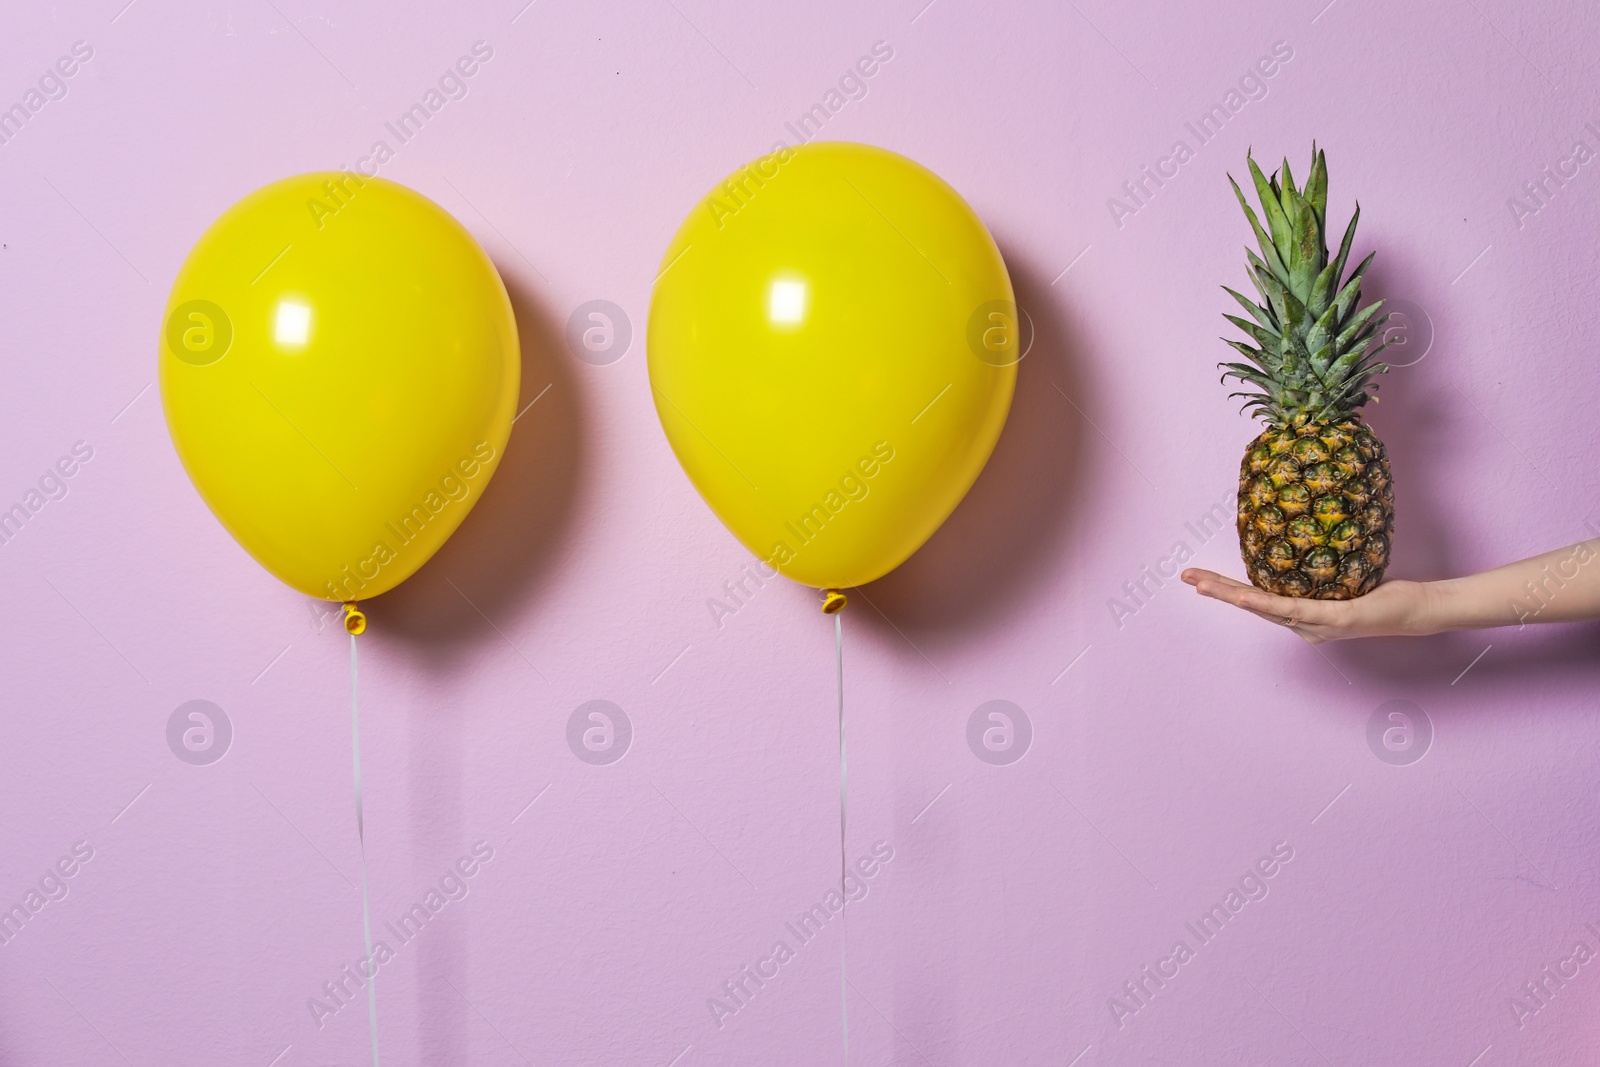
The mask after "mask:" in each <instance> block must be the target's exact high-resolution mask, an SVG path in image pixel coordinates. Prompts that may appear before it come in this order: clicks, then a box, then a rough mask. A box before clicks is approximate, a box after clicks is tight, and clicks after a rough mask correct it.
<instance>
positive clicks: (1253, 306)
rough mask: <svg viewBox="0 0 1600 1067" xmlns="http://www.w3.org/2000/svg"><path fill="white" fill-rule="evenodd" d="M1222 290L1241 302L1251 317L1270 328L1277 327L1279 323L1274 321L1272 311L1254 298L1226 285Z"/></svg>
mask: <svg viewBox="0 0 1600 1067" xmlns="http://www.w3.org/2000/svg"><path fill="white" fill-rule="evenodd" d="M1222 291H1223V292H1225V293H1227V294H1228V295H1229V296H1231V297H1233V298H1234V299H1235V300H1237V301H1238V302H1239V306H1240V307H1242V308H1244V309H1245V310H1246V311H1248V312H1249V313H1250V317H1251V318H1253V319H1255V320H1256V321H1257V322H1259V323H1260V324H1261V325H1263V326H1265V327H1266V328H1267V329H1269V330H1276V329H1277V327H1278V324H1277V323H1276V322H1274V321H1273V319H1272V315H1271V313H1269V312H1268V311H1267V309H1266V308H1264V307H1262V306H1261V305H1259V304H1257V303H1256V302H1255V301H1253V300H1249V299H1247V298H1246V297H1245V295H1244V294H1243V293H1239V292H1235V291H1234V290H1232V289H1229V288H1228V287H1227V286H1226V285H1224V286H1223V287H1222ZM1262 299H1263V300H1264V299H1266V298H1265V297H1262Z"/></svg>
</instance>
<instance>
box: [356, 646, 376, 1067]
mask: <svg viewBox="0 0 1600 1067" xmlns="http://www.w3.org/2000/svg"><path fill="white" fill-rule="evenodd" d="M356 709H357V702H356V635H355V634H351V635H350V761H351V764H352V766H353V767H354V770H355V783H356V840H357V842H358V843H359V845H360V853H361V933H362V935H363V937H364V939H365V943H366V946H367V966H368V967H369V968H371V970H372V974H371V975H370V976H367V975H366V974H365V973H364V972H363V975H362V977H364V978H366V983H367V1024H368V1030H369V1032H370V1033H371V1035H372V1067H378V974H377V970H378V969H377V967H376V966H375V965H374V964H373V962H372V906H371V904H370V903H369V901H368V895H367V831H366V827H365V826H364V825H363V819H362V814H361V729H360V727H359V725H358V716H357V714H356ZM360 969H361V968H360V967H357V970H360Z"/></svg>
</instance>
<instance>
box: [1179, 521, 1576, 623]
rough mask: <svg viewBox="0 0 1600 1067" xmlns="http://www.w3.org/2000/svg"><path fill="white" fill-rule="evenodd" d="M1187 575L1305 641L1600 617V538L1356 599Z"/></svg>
mask: <svg viewBox="0 0 1600 1067" xmlns="http://www.w3.org/2000/svg"><path fill="white" fill-rule="evenodd" d="M1183 580H1184V581H1185V582H1187V583H1188V584H1189V585H1192V586H1194V587H1195V589H1196V590H1197V591H1198V592H1199V593H1200V595H1202V596H1208V597H1211V598H1212V599H1213V600H1221V601H1223V602H1224V603H1227V604H1232V605H1234V606H1235V607H1239V608H1243V609H1244V610H1245V611H1248V612H1250V613H1251V614H1253V615H1259V616H1261V617H1262V618H1263V619H1266V620H1267V621H1268V622H1271V623H1274V624H1276V625H1278V626H1286V627H1288V628H1289V629H1291V630H1293V631H1294V632H1295V633H1297V634H1299V635H1300V636H1301V637H1302V638H1304V639H1305V640H1306V641H1307V642H1309V643H1311V644H1313V645H1320V644H1321V643H1322V642H1324V641H1340V640H1344V639H1346V638H1351V637H1422V636H1425V635H1427V634H1437V633H1444V632H1446V631H1449V630H1480V629H1487V628H1489V627H1492V626H1518V627H1521V626H1525V625H1527V624H1528V623H1533V622H1582V621H1585V620H1589V619H1600V539H1596V540H1593V541H1583V542H1580V543H1578V544H1576V545H1572V546H1570V547H1568V548H1558V549H1556V550H1555V551H1553V552H1546V553H1544V554H1543V555H1539V556H1534V557H1532V558H1530V559H1524V560H1519V561H1518V562H1516V563H1508V564H1506V565H1505V566H1504V567H1497V568H1495V569H1494V570H1492V571H1484V572H1482V573H1481V574H1470V575H1467V576H1465V577H1462V578H1446V579H1444V580H1442V581H1437V582H1407V581H1401V580H1394V581H1388V582H1384V583H1383V584H1382V585H1380V586H1378V588H1376V589H1374V590H1373V591H1372V592H1370V593H1368V594H1367V595H1366V596H1363V597H1357V598H1356V599H1354V600H1301V599H1297V598H1294V597H1282V596H1274V595H1273V594H1271V593H1268V592H1265V591H1264V590H1261V589H1257V588H1256V587H1255V586H1253V585H1246V584H1245V583H1243V582H1237V581H1234V580H1233V579H1232V578H1226V577H1224V576H1222V575H1220V574H1217V573H1215V572H1214V571H1207V570H1200V569H1198V568H1195V567H1191V568H1189V569H1188V570H1186V571H1184V572H1183Z"/></svg>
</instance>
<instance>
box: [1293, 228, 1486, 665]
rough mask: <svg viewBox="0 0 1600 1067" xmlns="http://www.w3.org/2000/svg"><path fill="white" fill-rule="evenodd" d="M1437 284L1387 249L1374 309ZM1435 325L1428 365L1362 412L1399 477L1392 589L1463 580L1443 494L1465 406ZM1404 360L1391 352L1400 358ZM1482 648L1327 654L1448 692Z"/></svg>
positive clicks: (1399, 645)
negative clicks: (1405, 583) (1438, 680)
mask: <svg viewBox="0 0 1600 1067" xmlns="http://www.w3.org/2000/svg"><path fill="white" fill-rule="evenodd" d="M1397 261H1398V262H1397ZM1427 277H1428V274H1427V270H1426V268H1425V266H1424V265H1423V264H1420V263H1416V264H1413V263H1409V262H1406V261H1405V259H1404V249H1403V248H1402V247H1398V246H1385V247H1384V250H1383V251H1382V253H1381V254H1380V255H1379V257H1378V258H1377V259H1376V260H1374V261H1373V270H1372V272H1371V273H1370V274H1369V275H1368V276H1367V281H1366V284H1365V285H1364V286H1363V289H1364V292H1365V294H1366V295H1367V296H1368V297H1369V298H1372V299H1383V300H1386V301H1390V302H1392V301H1393V300H1394V299H1396V298H1400V297H1404V298H1407V299H1409V298H1410V295H1411V294H1412V293H1414V292H1417V291H1419V290H1420V289H1421V288H1422V287H1423V286H1424V285H1425V284H1426V283H1425V282H1424V281H1423V279H1426V278H1427ZM1433 323H1434V336H1433V339H1432V344H1431V347H1430V348H1429V349H1428V351H1427V353H1426V355H1424V356H1423V357H1422V358H1420V359H1418V360H1416V361H1415V362H1412V363H1411V364H1410V365H1409V366H1404V367H1396V368H1394V369H1393V370H1391V371H1390V372H1389V373H1388V374H1386V375H1384V376H1383V377H1381V378H1380V379H1379V389H1378V392H1377V398H1376V401H1375V402H1374V403H1371V404H1368V405H1367V407H1366V408H1364V409H1363V410H1362V418H1363V419H1365V420H1366V421H1367V423H1368V424H1369V425H1370V426H1371V427H1372V429H1373V431H1374V432H1375V433H1376V434H1377V435H1378V437H1379V438H1380V439H1382V441H1383V442H1384V445H1385V447H1386V448H1387V449H1388V451H1389V465H1390V467H1391V469H1392V470H1393V472H1394V492H1395V533H1394V547H1393V551H1392V556H1391V558H1390V560H1389V567H1388V570H1387V571H1386V572H1385V577H1386V578H1390V579H1392V578H1404V579H1408V580H1412V581H1432V580H1434V579H1438V578H1447V577H1450V576H1452V575H1455V574H1458V573H1460V559H1459V553H1458V552H1457V551H1456V547H1455V545H1454V543H1453V536H1452V531H1454V530H1455V529H1456V528H1457V527H1458V525H1459V516H1458V515H1456V514H1453V513H1452V511H1451V501H1450V499H1449V498H1448V497H1447V496H1445V495H1443V493H1442V489H1441V487H1442V486H1443V485H1444V484H1445V481H1444V474H1445V469H1446V467H1447V466H1448V465H1449V463H1450V456H1449V455H1448V446H1449V442H1450V441H1452V440H1456V439H1457V438H1456V437H1455V434H1457V433H1459V432H1461V431H1462V429H1463V427H1462V426H1461V425H1460V424H1461V423H1462V416H1461V413H1460V412H1459V411H1457V410H1455V408H1456V406H1457V405H1458V404H1460V400H1459V398H1458V397H1457V396H1456V395H1455V393H1454V392H1453V391H1452V390H1451V388H1450V385H1451V382H1452V380H1453V375H1454V368H1452V367H1451V366H1450V365H1449V361H1448V357H1446V356H1445V352H1447V351H1448V346H1447V343H1446V342H1447V340H1448V339H1447V337H1442V336H1440V334H1441V333H1445V332H1447V331H1445V330H1444V329H1443V327H1444V322H1443V319H1442V316H1441V317H1439V318H1436V319H1434V320H1433ZM1398 350H1399V349H1397V348H1394V347H1393V346H1391V351H1398ZM1406 358H1407V359H1408V360H1409V359H1411V358H1412V357H1410V356H1407V357H1406ZM1475 640H1476V638H1475V637H1474V636H1472V635H1467V634H1440V635H1438V636H1435V637H1429V638H1422V639H1412V640H1408V641H1357V642H1351V643H1346V642H1339V643H1335V644H1332V645H1323V646H1322V649H1323V651H1324V652H1326V653H1327V654H1328V656H1329V658H1330V659H1331V660H1332V661H1333V662H1334V663H1335V664H1336V665H1337V666H1338V667H1339V669H1340V670H1342V671H1344V672H1345V673H1346V674H1347V675H1349V676H1350V677H1352V678H1364V679H1365V680H1367V681H1370V682H1375V683H1380V684H1382V683H1390V684H1394V683H1400V682H1416V681H1419V680H1422V679H1425V678H1426V679H1432V678H1434V677H1436V676H1437V675H1439V674H1441V673H1444V674H1445V677H1444V680H1445V681H1446V682H1448V681H1449V680H1450V679H1451V678H1453V677H1455V675H1456V673H1457V672H1458V671H1460V670H1461V668H1462V667H1464V666H1466V664H1467V661H1468V660H1470V659H1471V658H1472V656H1473V655H1474V654H1475V653H1476V651H1477V650H1478V649H1481V648H1482V647H1483V643H1482V642H1481V641H1479V642H1477V643H1476V645H1474V641H1475ZM1469 647H1470V648H1472V651H1467V649H1468V648H1469ZM1463 653H1465V655H1463Z"/></svg>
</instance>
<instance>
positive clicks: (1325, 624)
mask: <svg viewBox="0 0 1600 1067" xmlns="http://www.w3.org/2000/svg"><path fill="white" fill-rule="evenodd" d="M1183 580H1184V581H1185V582H1187V583H1188V584H1189V585H1192V586H1194V587H1195V589H1196V590H1197V591H1198V592H1199V593H1200V594H1201V595H1202V596H1208V597H1211V598H1212V599H1213V600H1221V601H1223V602H1224V603H1228V604H1232V605H1234V606H1235V607H1239V608H1243V609H1244V610H1246V611H1248V612H1250V613H1251V614H1253V615H1259V616H1261V617H1262V618H1263V619H1266V620H1267V621H1268V622H1272V623H1276V624H1277V625H1279V626H1286V627H1288V628H1289V629H1291V630H1293V631H1294V632H1295V633H1297V634H1299V635H1300V636H1301V637H1302V638H1304V639H1305V640H1306V641H1308V642H1310V643H1311V644H1313V645H1319V644H1321V643H1322V642H1324V641H1338V640H1342V639H1344V638H1350V637H1392V636H1396V635H1416V634H1422V633H1426V632H1428V630H1427V628H1426V627H1425V624H1424V620H1425V619H1426V618H1427V615H1428V610H1427V609H1428V601H1429V593H1428V589H1427V586H1426V585H1425V584H1424V583H1422V582H1404V581H1390V582H1384V583H1383V584H1382V585H1380V586H1378V587H1377V588H1376V589H1374V590H1373V591H1372V592H1370V593H1368V594H1367V595H1366V596H1362V597H1357V598H1356V599H1354V600H1302V599H1298V598H1295V597H1286V596H1276V595H1274V594H1272V593H1268V592H1265V591H1263V590H1260V589H1257V588H1256V587H1255V586H1253V585H1246V584H1245V583H1243V582H1238V581H1235V580H1233V579H1232V578H1228V577H1224V576H1223V575H1220V574H1217V573H1216V572H1215V571H1207V570H1200V569H1199V568H1195V567H1191V568H1190V569H1188V570H1186V571H1184V572H1183Z"/></svg>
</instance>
